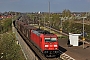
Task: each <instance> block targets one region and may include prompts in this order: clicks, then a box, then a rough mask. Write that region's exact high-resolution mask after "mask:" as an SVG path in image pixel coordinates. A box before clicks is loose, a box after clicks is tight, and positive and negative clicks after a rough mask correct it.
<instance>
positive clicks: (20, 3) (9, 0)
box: [0, 0, 90, 12]
mask: <svg viewBox="0 0 90 60" xmlns="http://www.w3.org/2000/svg"><path fill="white" fill-rule="evenodd" d="M49 1H50V12H62V11H63V10H65V9H69V10H70V11H71V12H89V11H90V0H0V12H8V11H15V12H39V11H41V12H48V11H49V7H48V6H49Z"/></svg>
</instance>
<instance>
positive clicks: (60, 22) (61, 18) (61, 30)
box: [59, 17, 63, 33]
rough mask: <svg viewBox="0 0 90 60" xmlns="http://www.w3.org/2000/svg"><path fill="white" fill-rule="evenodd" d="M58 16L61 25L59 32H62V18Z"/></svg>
mask: <svg viewBox="0 0 90 60" xmlns="http://www.w3.org/2000/svg"><path fill="white" fill-rule="evenodd" d="M59 18H60V23H61V25H60V33H62V20H63V17H59Z"/></svg>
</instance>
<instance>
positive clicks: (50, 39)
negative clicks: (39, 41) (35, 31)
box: [45, 38, 57, 42]
mask: <svg viewBox="0 0 90 60" xmlns="http://www.w3.org/2000/svg"><path fill="white" fill-rule="evenodd" d="M56 41H57V39H56V38H45V42H56Z"/></svg>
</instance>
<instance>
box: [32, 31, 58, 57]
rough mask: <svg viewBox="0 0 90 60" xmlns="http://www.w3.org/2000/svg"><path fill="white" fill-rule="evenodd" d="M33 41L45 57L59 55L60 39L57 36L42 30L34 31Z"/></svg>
mask: <svg viewBox="0 0 90 60" xmlns="http://www.w3.org/2000/svg"><path fill="white" fill-rule="evenodd" d="M31 40H32V41H33V42H34V43H35V44H36V45H37V47H38V48H39V49H40V50H41V52H42V53H44V54H45V56H47V55H48V56H51V55H53V56H54V55H57V54H58V53H59V49H58V39H57V35H55V34H52V33H50V32H48V31H45V30H41V29H39V30H32V31H31Z"/></svg>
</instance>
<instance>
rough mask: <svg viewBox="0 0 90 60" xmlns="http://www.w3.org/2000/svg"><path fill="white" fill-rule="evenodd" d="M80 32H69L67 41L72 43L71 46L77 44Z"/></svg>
mask: <svg viewBox="0 0 90 60" xmlns="http://www.w3.org/2000/svg"><path fill="white" fill-rule="evenodd" d="M80 35H81V34H72V33H69V41H70V45H73V46H78V45H79V44H78V43H79V42H78V41H79V36H80Z"/></svg>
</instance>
